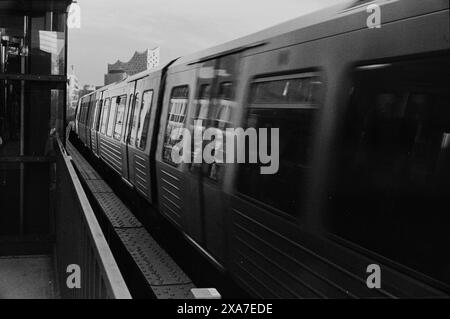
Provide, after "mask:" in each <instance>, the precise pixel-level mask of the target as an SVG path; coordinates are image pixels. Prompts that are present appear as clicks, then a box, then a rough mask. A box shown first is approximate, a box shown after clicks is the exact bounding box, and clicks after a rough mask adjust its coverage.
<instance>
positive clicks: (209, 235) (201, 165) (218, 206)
mask: <svg viewBox="0 0 450 319" xmlns="http://www.w3.org/2000/svg"><path fill="white" fill-rule="evenodd" d="M238 63H239V55H237V54H236V55H229V56H225V57H222V58H220V59H217V60H213V61H208V62H205V63H204V64H203V65H202V67H201V68H200V69H199V73H198V80H197V81H198V83H197V87H196V88H197V89H196V98H195V100H194V108H193V110H192V112H191V114H190V127H191V131H192V133H191V134H192V136H193V137H195V136H202V135H204V133H205V131H206V130H208V131H211V132H215V134H214V135H213V136H211V137H207V136H204V140H203V139H202V140H201V141H199V142H195V140H194V141H193V143H192V145H193V153H192V163H191V164H189V165H188V171H189V172H188V176H189V181H190V183H189V187H190V192H191V194H192V197H191V198H192V199H193V200H192V201H191V203H192V204H191V205H192V207H191V209H193V210H195V211H196V212H197V214H198V216H197V218H198V219H199V226H200V229H198V231H199V233H198V234H199V235H200V236H197V239H200V242H201V244H202V246H203V247H204V248H206V250H207V251H208V252H209V253H211V254H212V255H213V257H214V258H215V259H217V260H218V261H219V262H223V261H224V260H225V255H224V252H225V251H226V247H225V221H224V211H223V207H226V205H225V203H224V202H223V201H224V196H223V182H224V171H225V164H224V162H225V158H224V157H225V152H224V150H225V132H226V129H227V128H230V127H233V125H232V123H231V116H232V113H233V109H234V107H235V102H234V88H235V86H236V84H237V83H236V82H237V78H238ZM205 154H210V155H211V156H212V157H214V160H213V161H211V160H208V159H207V158H205Z"/></svg>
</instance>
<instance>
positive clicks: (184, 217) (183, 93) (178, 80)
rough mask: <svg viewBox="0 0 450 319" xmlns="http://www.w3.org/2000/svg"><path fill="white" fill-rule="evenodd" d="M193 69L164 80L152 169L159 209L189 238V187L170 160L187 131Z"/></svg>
mask: <svg viewBox="0 0 450 319" xmlns="http://www.w3.org/2000/svg"><path fill="white" fill-rule="evenodd" d="M195 76H196V69H192V70H189V71H182V72H176V73H169V74H168V76H167V80H166V90H165V94H164V102H163V111H162V115H161V130H160V132H159V139H158V150H157V152H156V158H155V162H156V163H155V166H156V175H157V180H158V200H159V209H160V212H161V214H162V215H164V216H165V217H167V219H168V220H170V221H171V222H172V223H173V224H175V225H176V226H177V227H178V228H180V229H183V230H184V231H185V232H186V233H188V234H189V235H191V236H192V233H194V234H195V233H196V225H197V223H196V222H195V215H192V214H194V213H195V211H192V210H191V209H190V208H189V207H187V205H188V203H190V201H191V199H190V198H191V194H190V189H189V185H188V184H187V181H186V179H185V178H184V174H183V171H182V170H183V165H181V164H178V163H176V162H175V161H174V159H173V158H172V156H171V154H172V150H173V149H174V148H177V146H178V145H179V143H180V142H181V140H182V138H181V136H179V134H178V132H181V131H182V129H183V128H185V127H186V121H187V114H186V113H187V109H188V105H189V101H191V100H192V98H193V96H194V94H193V89H194V84H195Z"/></svg>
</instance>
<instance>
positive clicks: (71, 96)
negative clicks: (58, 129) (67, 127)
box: [66, 65, 80, 121]
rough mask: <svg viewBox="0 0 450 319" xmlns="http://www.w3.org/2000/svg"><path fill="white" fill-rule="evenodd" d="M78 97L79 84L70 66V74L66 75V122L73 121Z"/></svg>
mask: <svg viewBox="0 0 450 319" xmlns="http://www.w3.org/2000/svg"><path fill="white" fill-rule="evenodd" d="M79 97H80V84H79V82H78V77H77V76H76V75H75V70H74V67H73V65H72V67H71V72H70V74H68V75H67V114H66V116H67V121H71V120H73V117H74V115H75V110H76V108H77V104H78V99H79Z"/></svg>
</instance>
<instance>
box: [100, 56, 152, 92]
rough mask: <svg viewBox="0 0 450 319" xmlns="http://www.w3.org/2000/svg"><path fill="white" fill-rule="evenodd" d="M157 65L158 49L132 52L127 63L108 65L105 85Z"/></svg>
mask: <svg viewBox="0 0 450 319" xmlns="http://www.w3.org/2000/svg"><path fill="white" fill-rule="evenodd" d="M158 65H159V48H155V49H153V50H150V49H147V50H145V51H144V52H137V51H136V52H134V54H133V57H132V58H131V59H130V60H129V61H128V62H122V61H120V60H117V62H115V63H113V64H109V63H108V73H107V74H105V85H108V84H111V83H114V82H117V81H121V80H123V79H125V78H126V77H127V76H130V75H134V74H136V73H139V72H142V71H145V70H149V69H152V68H155V67H158Z"/></svg>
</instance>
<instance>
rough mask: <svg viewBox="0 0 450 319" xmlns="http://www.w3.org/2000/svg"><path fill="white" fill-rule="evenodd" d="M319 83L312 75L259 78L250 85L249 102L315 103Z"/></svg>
mask: <svg viewBox="0 0 450 319" xmlns="http://www.w3.org/2000/svg"><path fill="white" fill-rule="evenodd" d="M320 84H321V83H320V82H319V81H316V79H315V78H314V77H303V78H289V79H285V80H276V81H265V80H259V81H258V82H257V83H255V84H254V85H253V86H252V89H251V92H250V104H259V105H264V104H268V105H271V104H298V103H301V104H305V103H307V104H316V103H317V101H316V98H317V97H318V94H317V90H318V89H319V86H320Z"/></svg>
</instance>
